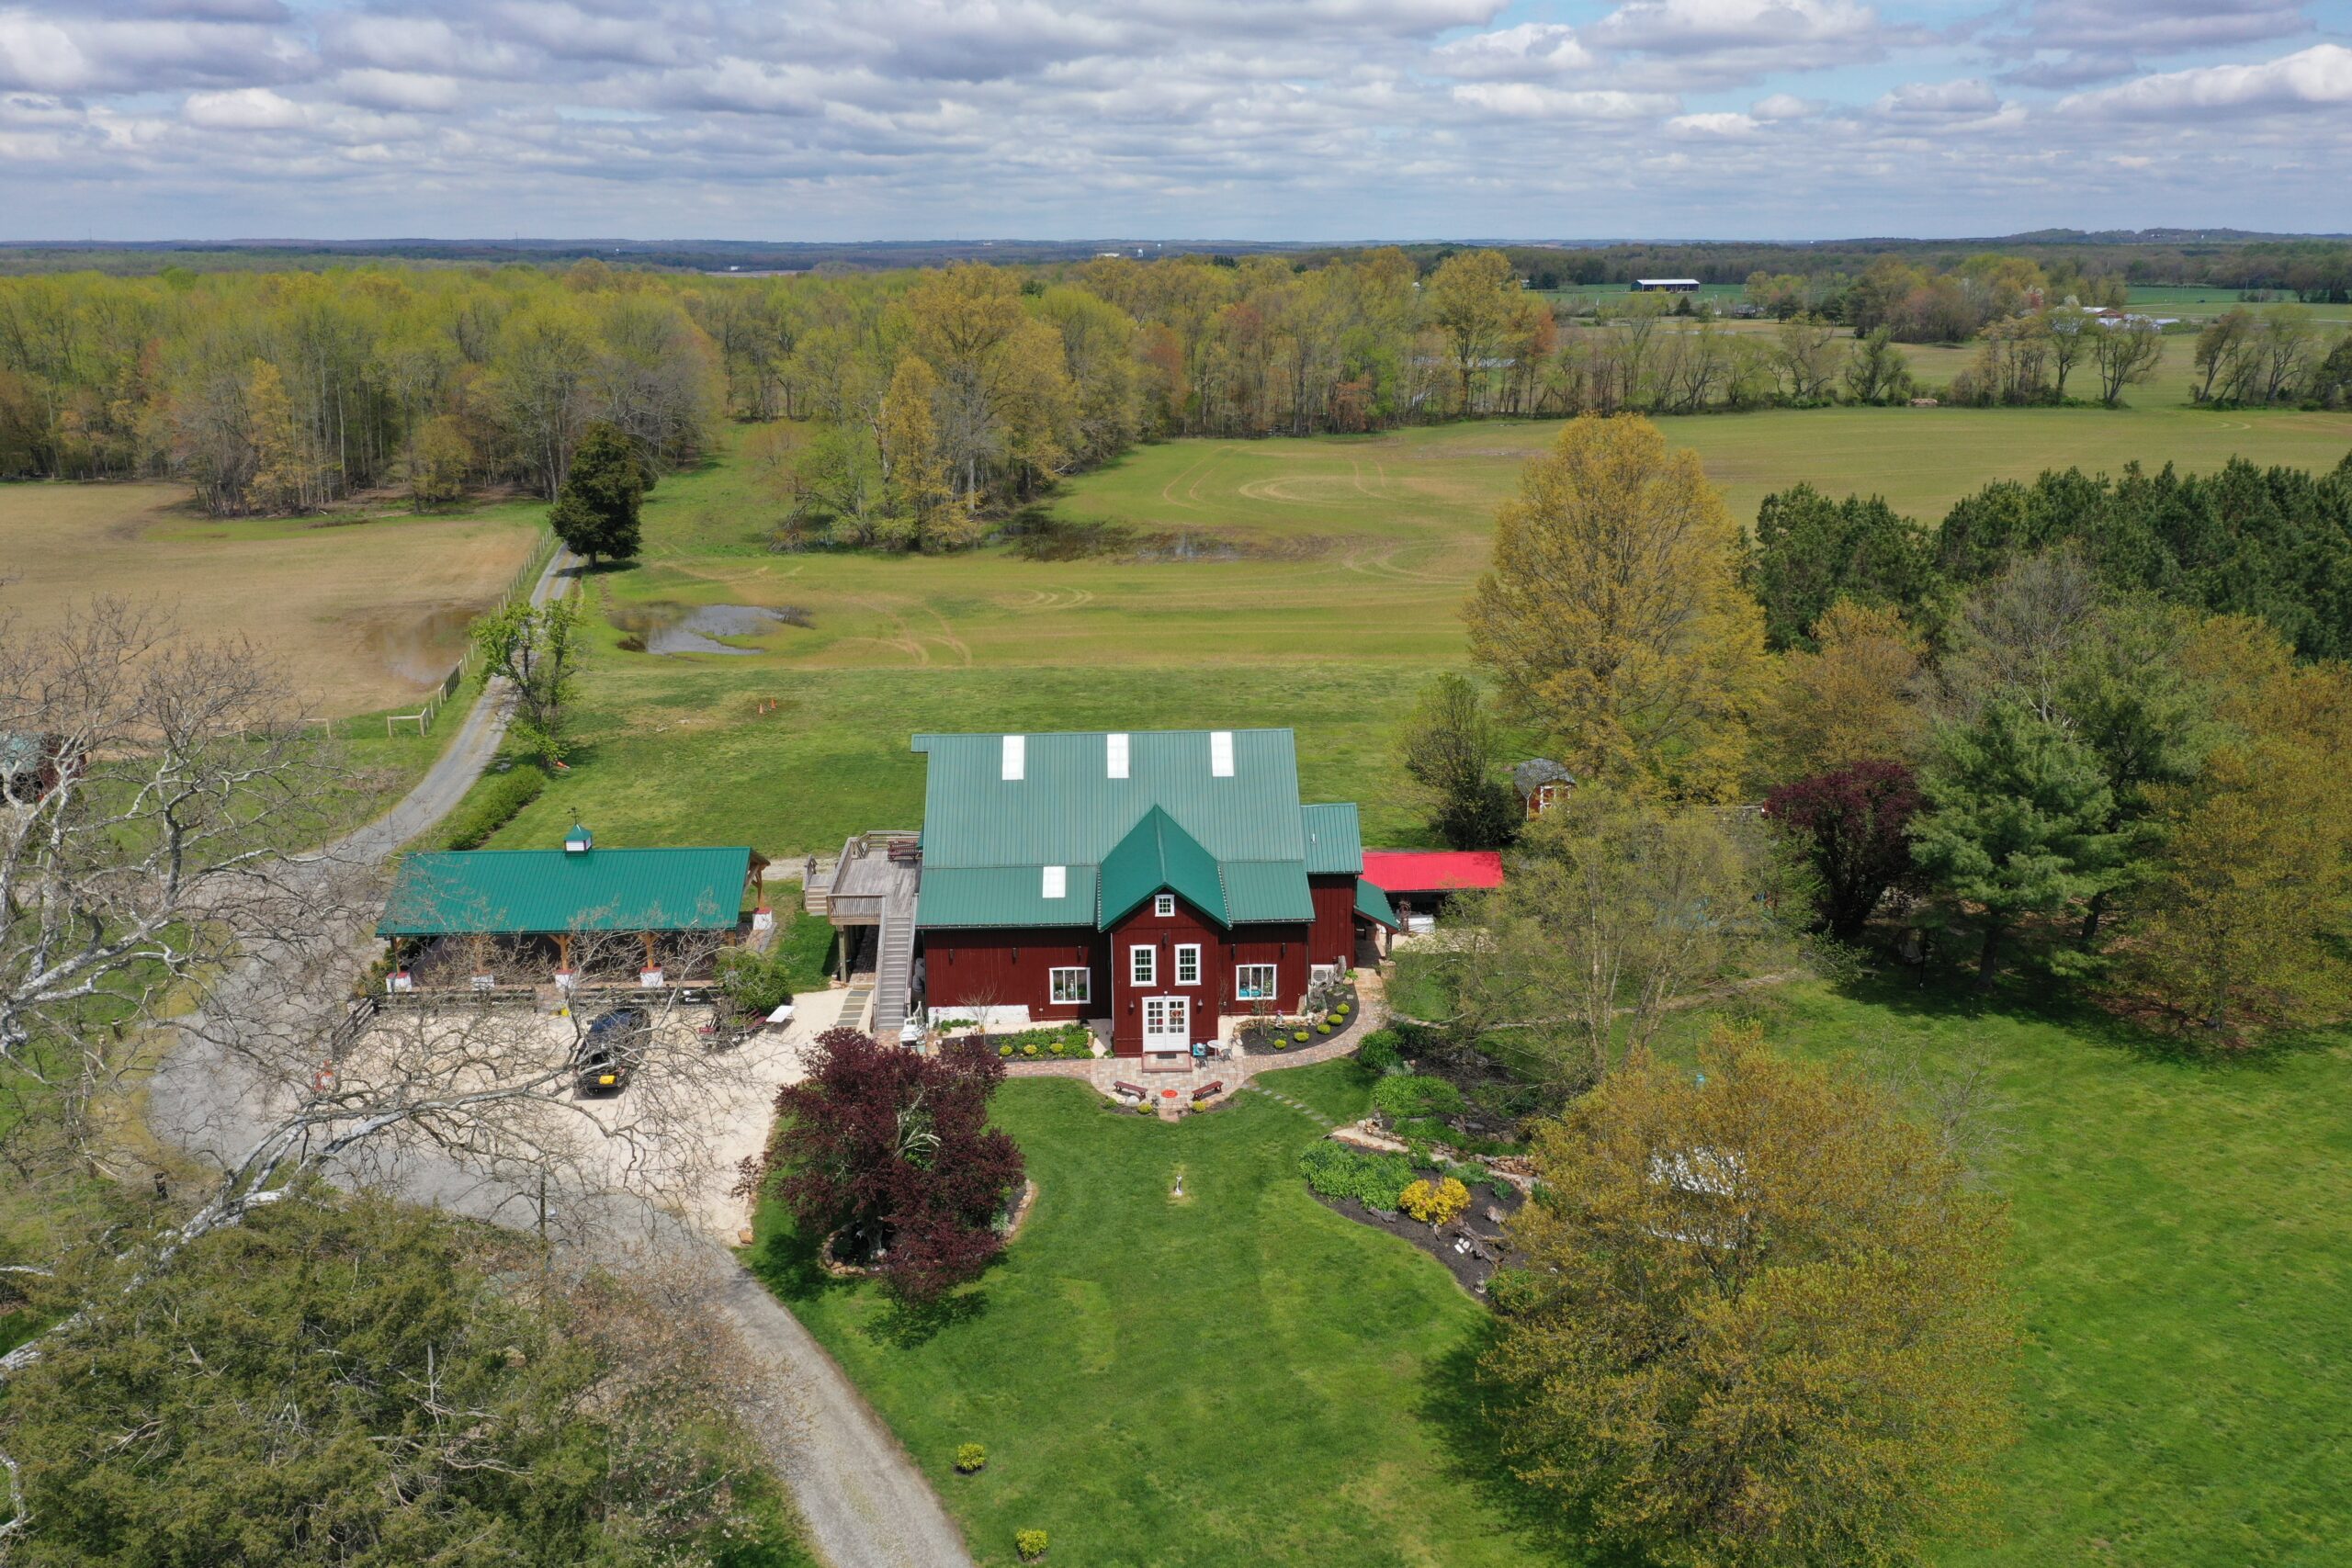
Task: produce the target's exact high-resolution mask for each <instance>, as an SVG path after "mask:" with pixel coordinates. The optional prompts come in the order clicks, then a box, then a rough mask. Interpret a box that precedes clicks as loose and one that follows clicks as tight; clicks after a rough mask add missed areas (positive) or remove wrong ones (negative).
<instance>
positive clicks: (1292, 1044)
mask: <svg viewBox="0 0 2352 1568" xmlns="http://www.w3.org/2000/svg"><path fill="white" fill-rule="evenodd" d="M1346 999H1347V1004H1348V1016H1347V1018H1346V1020H1345V1021H1342V1022H1340V1023H1335V1024H1333V1025H1332V1026H1331V1032H1330V1033H1329V1034H1317V1032H1315V1030H1314V1029H1313V1028H1312V1027H1311V1026H1310V1027H1309V1028H1308V1029H1307V1031H1306V1039H1304V1040H1293V1039H1292V1038H1291V1035H1292V1034H1293V1032H1295V1031H1296V1029H1297V1025H1296V1024H1293V1025H1292V1026H1291V1027H1290V1028H1288V1029H1260V1028H1257V1027H1256V1026H1254V1025H1252V1024H1248V1023H1245V1024H1243V1025H1241V1027H1240V1028H1239V1029H1238V1030H1236V1031H1235V1032H1234V1040H1235V1043H1237V1044H1238V1045H1240V1046H1241V1047H1242V1048H1243V1049H1244V1050H1246V1051H1248V1052H1249V1053H1250V1055H1253V1056H1254V1055H1258V1054H1260V1053H1261V1052H1263V1053H1264V1054H1266V1055H1270V1056H1271V1055H1282V1054H1283V1053H1284V1052H1289V1051H1304V1050H1306V1048H1307V1047H1308V1046H1310V1045H1329V1044H1330V1043H1332V1042H1333V1041H1335V1040H1343V1039H1345V1038H1346V1037H1347V1034H1348V1032H1349V1031H1350V1030H1351V1029H1353V1028H1355V1026H1356V1025H1357V1024H1358V1023H1359V1022H1360V1021H1362V1020H1363V998H1361V997H1359V996H1357V995H1356V988H1355V987H1353V986H1351V987H1348V989H1347V992H1346ZM1277 1040H1280V1041H1281V1042H1282V1044H1281V1046H1280V1047H1279V1048H1277V1047H1276V1046H1275V1044H1274V1042H1275V1041H1277Z"/></svg>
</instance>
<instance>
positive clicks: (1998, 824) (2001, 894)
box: [1912, 696, 2122, 988]
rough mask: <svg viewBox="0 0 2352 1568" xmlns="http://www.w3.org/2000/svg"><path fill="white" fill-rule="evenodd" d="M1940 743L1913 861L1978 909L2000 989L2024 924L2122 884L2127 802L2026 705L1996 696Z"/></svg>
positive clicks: (1987, 960) (1983, 977)
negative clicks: (2118, 815)
mask: <svg viewBox="0 0 2352 1568" xmlns="http://www.w3.org/2000/svg"><path fill="white" fill-rule="evenodd" d="M1939 739H1940V747H1939V750H1940V752H1941V754H1940V755H1939V757H1938V759H1937V761H1936V764H1935V766H1934V767H1933V768H1932V769H1930V770H1929V772H1928V776H1927V779H1926V781H1925V791H1924V792H1925V794H1926V795H1927V799H1928V810H1927V811H1926V812H1924V813H1923V814H1921V816H1920V817H1919V818H1917V824H1916V825H1915V826H1914V828H1913V829H1912V853H1913V856H1914V858H1915V859H1916V860H1917V862H1918V865H1919V869H1920V870H1921V872H1922V873H1924V874H1926V875H1927V876H1928V879H1929V880H1930V881H1931V882H1933V883H1935V884H1936V885H1937V886H1939V887H1941V888H1942V889H1943V890H1944V891H1945V892H1946V893H1948V894H1949V895H1951V897H1954V898H1956V899H1958V900H1960V901H1961V902H1962V904H1965V905H1969V906H1973V908H1975V910H1976V911H1977V916H1976V918H1977V919H1978V921H1979V923H1980V924H1981V925H1982V927H1983V930H1984V946H1983V948H1982V949H1981V950H1980V952H1979V953H1978V954H1977V964H1976V983H1977V985H1978V986H1979V987H1988V988H1989V987H1991V985H1992V984H1993V977H1994V976H1995V975H1996V973H1998V971H1999V967H2000V952H2001V941H2002V939H2003V938H2004V937H2005V936H2006V935H2007V933H2008V932H2009V931H2010V929H2011V928H2012V927H2014V926H2015V925H2016V924H2017V922H2018V920H2019V919H2022V918H2024V917H2025V916H2027V915H2033V914H2041V915H2055V914H2057V913H2059V912H2060V911H2061V910H2063V909H2064V908H2067V907H2068V906H2069V905H2073V904H2076V903H2079V902H2082V901H2084V900H2086V899H2087V898H2089V897H2092V896H2093V895H2094V894H2097V893H2098V892H2100V891H2101V890H2103V889H2105V888H2107V887H2109V886H2113V885H2114V881H2115V878H2116V874H2117V868H2118V863H2119V861H2120V858H2121V855H2120V849H2121V843H2122V836H2121V835H2120V834H2117V833H2114V832H2111V831H2109V830H2108V824H2109V822H2110V820H2111V819H2112V818H2113V813H2114V809H2115V796H2114V795H2113V793H2112V792H2111V791H2110V790H2109V788H2108V786H2107V781H2106V778H2105V777H2104V775H2103V774H2102V773H2101V771H2100V768H2099V764H2098V759H2097V758H2096V757H2094V756H2092V755H2091V754H2090V752H2089V751H2088V750H2086V748H2085V747H2083V746H2082V745H2081V744H2080V743H2078V742H2076V741H2075V740H2073V739H2069V738H2068V737H2067V736H2066V735H2064V733H2062V732H2061V731H2060V730H2059V728H2057V727H2056V726H2055V725H2054V724H2052V722H2051V721H2049V720H2048V719H2045V718H2043V717H2041V716H2040V715H2038V714H2036V713H2035V712H2034V711H2033V710H2032V709H2031V708H2029V707H2027V706H2025V705H2022V704H2020V703H2018V702H2017V701H2016V700H2015V699H2014V698H2010V697H2006V696H2005V697H2000V698H1997V699H1996V700H1995V701H1993V702H1991V703H1989V704H1987V705H1986V706H1985V709H1984V711H1983V713H1982V714H1981V715H1980V716H1978V717H1977V719H1976V720H1975V722H1974V723H1973V724H1967V725H1951V726H1949V727H1947V728H1945V729H1944V731H1943V732H1942V734H1941V736H1940V737H1939Z"/></svg>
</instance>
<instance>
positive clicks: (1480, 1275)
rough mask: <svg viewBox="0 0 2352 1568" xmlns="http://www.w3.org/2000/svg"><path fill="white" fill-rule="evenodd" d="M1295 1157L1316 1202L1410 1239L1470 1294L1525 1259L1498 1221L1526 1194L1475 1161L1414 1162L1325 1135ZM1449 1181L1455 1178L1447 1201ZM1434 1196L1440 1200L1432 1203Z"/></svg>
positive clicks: (1480, 1291) (1513, 1210)
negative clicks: (1473, 1163)
mask: <svg viewBox="0 0 2352 1568" xmlns="http://www.w3.org/2000/svg"><path fill="white" fill-rule="evenodd" d="M1298 1164H1299V1169H1300V1171H1301V1172H1302V1173H1303V1174H1304V1175H1305V1176H1306V1190H1308V1191H1309V1192H1311V1193H1313V1194H1314V1196H1315V1201H1317V1202H1318V1203H1321V1204H1322V1205H1323V1206H1324V1207H1325V1208H1327V1209H1329V1210H1331V1211H1332V1212H1333V1213H1339V1214H1343V1215H1345V1216H1346V1217H1347V1218H1349V1219H1351V1220H1353V1221H1355V1222H1356V1223H1357V1224H1361V1225H1369V1226H1371V1227H1372V1228H1373V1229H1374V1230H1380V1231H1386V1232H1387V1233H1388V1234H1389V1235H1394V1236H1401V1237H1402V1238H1404V1239H1405V1240H1406V1241H1408V1242H1410V1243H1412V1244H1413V1245H1414V1246H1415V1247H1419V1248H1420V1249H1421V1250H1422V1251H1423V1252H1426V1253H1428V1254H1429V1255H1430V1257H1432V1258H1436V1259H1437V1260H1438V1261H1439V1262H1440V1263H1442V1264H1443V1265H1444V1266H1445V1269H1446V1271H1447V1272H1448V1273H1450V1274H1452V1275H1453V1278H1454V1280H1455V1281H1456V1282H1457V1283H1459V1284H1460V1285H1461V1286H1462V1288H1463V1289H1464V1290H1465V1291H1468V1292H1470V1293H1471V1294H1473V1295H1477V1296H1483V1295H1484V1294H1485V1293H1486V1290H1487V1281H1488V1280H1492V1279H1493V1278H1494V1277H1495V1274H1496V1272H1497V1270H1498V1269H1511V1268H1517V1267H1518V1266H1519V1265H1520V1264H1521V1262H1523V1261H1524V1259H1522V1258H1521V1257H1520V1255H1519V1254H1518V1253H1517V1252H1516V1251H1515V1250H1513V1249H1512V1247H1511V1246H1510V1241H1509V1239H1508V1237H1507V1235H1505V1232H1504V1228H1503V1227H1504V1224H1505V1222H1507V1221H1508V1220H1509V1219H1510V1217H1511V1215H1513V1214H1515V1213H1519V1211H1520V1209H1521V1206H1522V1205H1523V1204H1524V1203H1525V1202H1526V1201H1527V1198H1526V1196H1525V1194H1523V1193H1521V1191H1520V1190H1519V1189H1518V1188H1517V1187H1515V1186H1513V1185H1512V1184H1511V1183H1510V1182H1508V1181H1504V1180H1501V1179H1498V1178H1496V1177H1493V1176H1491V1175H1489V1174H1488V1173H1487V1172H1486V1171H1483V1170H1480V1169H1479V1168H1477V1167H1476V1166H1445V1165H1428V1164H1419V1163H1417V1162H1415V1161H1414V1159H1413V1158H1412V1157H1411V1156H1408V1155H1402V1154H1374V1153H1368V1152H1366V1151H1364V1150H1361V1149H1353V1148H1350V1147H1348V1146H1346V1145H1342V1144H1337V1143H1331V1142H1328V1141H1327V1142H1325V1143H1321V1144H1317V1145H1315V1146H1314V1147H1313V1148H1311V1149H1308V1150H1307V1151H1306V1153H1305V1154H1302V1155H1301V1156H1299V1159H1298ZM1448 1182H1453V1183H1458V1184H1459V1186H1458V1190H1453V1191H1452V1201H1447V1194H1448V1191H1449V1190H1448V1189H1447V1187H1446V1184H1447V1183H1448ZM1432 1201H1434V1202H1435V1203H1436V1204H1437V1205H1438V1206H1436V1207H1431V1206H1430V1204H1431V1202H1432ZM1415 1211H1418V1213H1416V1212H1415ZM1424 1216H1426V1217H1424ZM1432 1222H1434V1223H1432Z"/></svg>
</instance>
